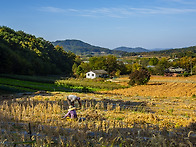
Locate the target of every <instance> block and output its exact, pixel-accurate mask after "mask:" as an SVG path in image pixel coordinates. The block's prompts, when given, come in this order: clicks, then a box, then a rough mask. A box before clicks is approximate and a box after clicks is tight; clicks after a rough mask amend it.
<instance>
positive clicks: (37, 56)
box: [0, 26, 75, 75]
mask: <svg viewBox="0 0 196 147" xmlns="http://www.w3.org/2000/svg"><path fill="white" fill-rule="evenodd" d="M0 59H1V62H0V73H4V74H23V75H53V74H64V75H69V74H71V72H72V65H73V63H74V59H75V55H74V54H73V53H67V52H65V51H64V50H63V49H62V48H60V47H56V48H55V47H54V46H53V45H52V43H50V42H49V41H46V40H44V39H43V38H36V37H35V36H33V35H30V34H27V33H24V32H23V31H14V30H13V29H11V28H8V27H5V26H3V27H1V26H0Z"/></svg>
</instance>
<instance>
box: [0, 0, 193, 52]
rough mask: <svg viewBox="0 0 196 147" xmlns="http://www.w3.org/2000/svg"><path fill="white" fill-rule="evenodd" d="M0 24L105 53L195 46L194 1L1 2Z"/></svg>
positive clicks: (25, 0) (89, 0)
mask: <svg viewBox="0 0 196 147" xmlns="http://www.w3.org/2000/svg"><path fill="white" fill-rule="evenodd" d="M0 25H1V26H8V27H10V28H12V29H14V30H15V31H18V30H22V31H24V32H26V33H28V34H32V35H35V36H36V37H43V38H44V39H45V40H48V41H56V40H66V39H77V40H81V41H84V42H86V43H89V44H91V45H95V46H100V47H105V48H109V49H114V48H117V47H121V46H126V47H143V48H146V49H155V48H165V49H166V48H181V47H189V46H194V45H196V0H1V1H0Z"/></svg>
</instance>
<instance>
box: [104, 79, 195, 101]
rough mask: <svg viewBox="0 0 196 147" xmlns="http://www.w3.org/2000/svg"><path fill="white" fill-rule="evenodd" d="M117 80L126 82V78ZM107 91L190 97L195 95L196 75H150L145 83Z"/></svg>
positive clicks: (134, 94) (140, 94) (123, 93)
mask: <svg viewBox="0 0 196 147" xmlns="http://www.w3.org/2000/svg"><path fill="white" fill-rule="evenodd" d="M119 81H122V83H126V82H127V81H128V78H122V79H120V80H119ZM107 93H111V94H122V95H125V96H152V97H192V96H196V76H192V77H187V78H185V77H160V76H152V77H151V79H150V82H149V83H148V84H147V85H139V86H135V87H130V88H126V89H119V90H112V91H107Z"/></svg>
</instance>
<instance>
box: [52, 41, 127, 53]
mask: <svg viewBox="0 0 196 147" xmlns="http://www.w3.org/2000/svg"><path fill="white" fill-rule="evenodd" d="M52 44H53V45H54V46H57V45H59V46H62V47H63V49H64V50H65V51H71V52H73V53H75V54H77V55H81V54H83V55H85V54H92V55H100V54H103V55H105V54H116V55H121V54H123V53H124V51H117V50H110V49H107V48H102V47H98V46H93V45H90V44H88V43H85V42H83V41H80V40H61V41H55V42H52Z"/></svg>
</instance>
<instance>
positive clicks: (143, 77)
mask: <svg viewBox="0 0 196 147" xmlns="http://www.w3.org/2000/svg"><path fill="white" fill-rule="evenodd" d="M150 76H151V75H150V73H149V72H148V70H147V69H146V68H141V69H140V70H135V71H134V72H132V73H131V74H130V76H129V79H130V81H129V85H131V86H134V85H144V84H147V83H148V81H149V80H150Z"/></svg>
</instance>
